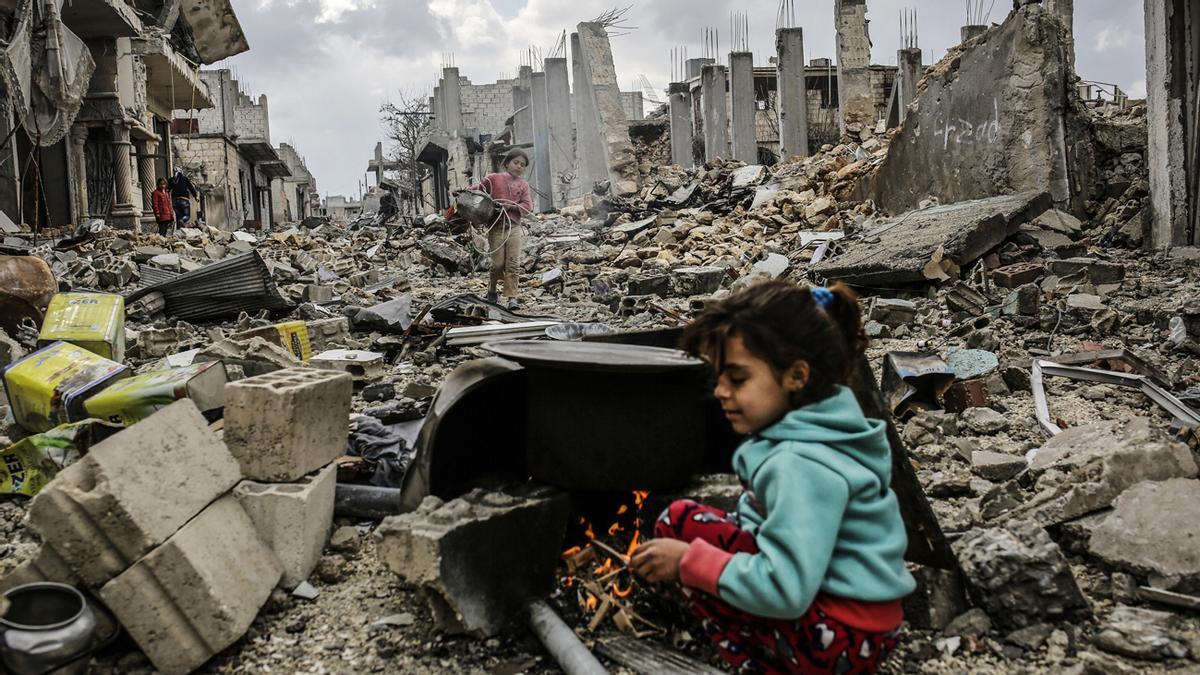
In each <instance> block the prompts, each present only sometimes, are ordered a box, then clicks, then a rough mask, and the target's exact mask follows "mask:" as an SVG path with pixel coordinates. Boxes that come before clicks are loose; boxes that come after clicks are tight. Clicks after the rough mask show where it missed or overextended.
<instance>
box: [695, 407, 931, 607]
mask: <svg viewBox="0 0 1200 675" xmlns="http://www.w3.org/2000/svg"><path fill="white" fill-rule="evenodd" d="M733 467H734V470H735V471H736V472H737V475H738V477H739V478H740V479H741V481H742V485H743V486H745V487H746V492H745V493H744V494H743V495H742V497H741V500H740V501H739V503H738V514H739V516H740V518H741V526H742V528H743V529H745V530H747V531H748V532H749V533H751V534H752V535H754V538H755V541H756V543H757V544H758V549H759V552H758V553H757V554H747V553H736V554H730V553H727V552H725V551H723V550H721V549H720V548H717V547H716V546H713V545H712V544H709V543H708V542H706V541H703V540H700V539H697V540H695V541H693V542H692V543H691V545H690V546H689V548H688V551H687V552H686V553H685V555H684V557H683V560H682V561H681V564H680V581H681V582H682V583H683V584H684V585H685V586H691V587H694V588H699V589H701V590H705V591H707V592H709V593H711V594H715V595H717V596H719V597H720V598H721V599H722V600H724V601H725V602H727V603H728V604H729V605H731V606H733V607H735V608H737V609H740V610H742V611H744V612H747V613H750V614H753V615H755V616H761V617H766V618H772V619H796V618H799V617H801V616H803V615H804V613H805V612H807V611H808V608H809V607H810V606H811V605H812V604H813V601H814V600H815V599H816V598H817V595H818V593H824V594H828V595H832V596H836V597H837V598H845V599H849V600H854V601H859V602H866V603H876V602H887V601H894V600H898V599H900V598H902V597H904V596H906V595H908V594H909V593H911V592H912V590H913V589H914V588H915V586H916V584H915V582H914V581H913V578H912V575H910V574H909V572H908V570H907V569H906V568H905V566H904V561H903V556H904V551H905V548H906V546H907V537H906V536H905V532H904V523H903V521H902V520H901V518H900V507H899V503H898V502H897V500H896V495H895V493H893V492H892V490H891V489H890V487H889V485H890V484H891V474H892V462H891V448H890V446H889V445H888V440H887V425H886V424H884V423H883V422H881V421H879V420H874V419H867V418H866V417H865V416H863V412H862V408H860V407H859V405H858V401H857V400H856V399H855V397H854V393H853V392H851V391H850V390H849V389H847V388H845V387H839V389H838V392H837V393H836V394H835V395H833V396H831V397H829V398H827V399H825V400H823V401H819V402H817V403H813V404H811V405H807V406H804V407H802V408H798V409H795V410H792V411H790V412H789V413H788V414H787V415H785V416H784V417H783V419H781V420H779V421H778V422H776V423H775V424H773V425H771V426H769V427H767V428H765V429H763V430H761V431H759V432H758V433H756V434H753V435H752V436H750V437H749V438H747V439H746V441H744V442H743V443H742V445H741V446H740V447H739V448H738V450H737V452H736V453H734V456H733Z"/></svg>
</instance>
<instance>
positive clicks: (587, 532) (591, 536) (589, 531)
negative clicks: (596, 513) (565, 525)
mask: <svg viewBox="0 0 1200 675" xmlns="http://www.w3.org/2000/svg"><path fill="white" fill-rule="evenodd" d="M583 536H585V537H587V538H588V539H595V538H596V531H595V530H593V529H592V524H591V523H588V524H587V529H585V530H584V531H583Z"/></svg>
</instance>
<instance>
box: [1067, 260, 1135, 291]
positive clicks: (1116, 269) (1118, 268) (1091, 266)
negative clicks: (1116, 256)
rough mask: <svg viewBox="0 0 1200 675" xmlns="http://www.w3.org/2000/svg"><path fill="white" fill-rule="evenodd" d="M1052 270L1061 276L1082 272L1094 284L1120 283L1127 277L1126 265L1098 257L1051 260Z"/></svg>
mask: <svg viewBox="0 0 1200 675" xmlns="http://www.w3.org/2000/svg"><path fill="white" fill-rule="evenodd" d="M1050 272H1051V273H1053V274H1057V275H1058V276H1060V277H1069V276H1072V275H1074V274H1082V275H1083V276H1084V277H1086V278H1087V280H1088V281H1089V282H1091V283H1092V285H1093V286H1103V285H1106V284H1118V283H1121V281H1122V280H1124V279H1125V266H1124V265H1117V264H1115V263H1110V262H1105V261H1103V260H1097V259H1096V258H1068V259H1066V260H1053V261H1051V262H1050Z"/></svg>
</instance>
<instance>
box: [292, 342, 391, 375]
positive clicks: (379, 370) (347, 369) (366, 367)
mask: <svg viewBox="0 0 1200 675" xmlns="http://www.w3.org/2000/svg"><path fill="white" fill-rule="evenodd" d="M309 365H311V366H312V367H313V368H320V369H322V370H336V371H338V372H342V373H347V374H349V375H350V377H352V378H354V381H355V382H369V381H371V380H378V379H379V378H381V377H383V376H384V375H386V374H387V366H386V364H385V363H384V360H383V354H380V353H378V352H368V351H363V350H361V349H330V350H328V351H324V352H321V353H320V354H317V355H316V356H314V357H312V360H311V361H310V362H309Z"/></svg>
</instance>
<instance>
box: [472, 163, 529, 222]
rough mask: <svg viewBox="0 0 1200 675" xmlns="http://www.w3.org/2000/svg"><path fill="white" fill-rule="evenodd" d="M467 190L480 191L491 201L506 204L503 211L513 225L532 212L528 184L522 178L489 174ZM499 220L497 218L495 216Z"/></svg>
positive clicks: (506, 173)
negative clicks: (500, 201) (489, 197)
mask: <svg viewBox="0 0 1200 675" xmlns="http://www.w3.org/2000/svg"><path fill="white" fill-rule="evenodd" d="M468 189H469V190H482V191H483V192H486V193H487V194H488V195H490V196H491V197H492V199H498V200H500V199H502V200H505V201H506V202H511V203H505V204H504V209H505V210H506V211H507V212H508V217H509V219H510V220H511V221H512V223H513V224H514V225H517V224H520V222H521V216H522V215H523V214H526V213H529V212H530V211H532V210H533V198H532V196H531V194H530V189H529V183H527V182H526V181H525V179H524V178H517V177H516V176H514V175H512V174H511V173H508V172H507V171H505V172H503V173H491V174H488V175H487V176H485V177H484V179H483V180H482V181H480V182H478V183H476V184H475V185H472V186H471V187H470V188H468ZM497 219H499V216H497Z"/></svg>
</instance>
